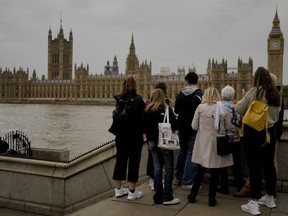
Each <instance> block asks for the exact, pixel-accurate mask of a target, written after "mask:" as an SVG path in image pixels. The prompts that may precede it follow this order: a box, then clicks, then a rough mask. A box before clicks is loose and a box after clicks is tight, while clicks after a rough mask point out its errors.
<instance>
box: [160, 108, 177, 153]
mask: <svg viewBox="0 0 288 216" xmlns="http://www.w3.org/2000/svg"><path fill="white" fill-rule="evenodd" d="M158 129H159V135H158V147H159V148H163V149H167V150H178V149H180V145H179V136H178V131H172V128H171V124H170V123H169V106H167V108H166V110H165V115H164V119H163V123H158Z"/></svg>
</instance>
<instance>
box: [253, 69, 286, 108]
mask: <svg viewBox="0 0 288 216" xmlns="http://www.w3.org/2000/svg"><path fill="white" fill-rule="evenodd" d="M253 86H254V87H256V89H257V90H256V99H261V96H263V93H264V92H265V98H266V99H267V103H268V105H271V106H280V101H281V99H280V93H279V91H278V89H277V88H276V86H275V85H274V82H273V80H272V78H271V76H270V73H269V71H268V70H267V69H265V68H264V67H258V68H257V70H256V71H255V74H254V85H253Z"/></svg>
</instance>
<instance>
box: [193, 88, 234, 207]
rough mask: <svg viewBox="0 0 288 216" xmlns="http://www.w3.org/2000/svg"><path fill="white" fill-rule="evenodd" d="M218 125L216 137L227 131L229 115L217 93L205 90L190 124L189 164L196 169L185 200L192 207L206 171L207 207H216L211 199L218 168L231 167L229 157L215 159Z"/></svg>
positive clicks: (229, 123) (216, 183)
mask: <svg viewBox="0 0 288 216" xmlns="http://www.w3.org/2000/svg"><path fill="white" fill-rule="evenodd" d="M219 121H220V124H219ZM219 125H220V130H219V134H220V135H223V136H224V135H225V133H226V130H227V129H230V128H231V115H230V112H229V110H228V109H227V108H226V107H225V106H224V105H223V104H222V103H221V97H220V94H219V92H218V91H217V89H216V88H214V87H209V88H207V89H206V90H205V92H204V95H203V101H202V104H200V105H199V106H198V108H197V109H196V111H195V115H194V118H193V121H192V128H193V130H196V131H197V135H196V140H195V144H194V149H193V155H192V162H194V163H197V164H198V167H197V171H196V175H195V180H194V183H193V186H192V189H191V192H190V194H189V195H188V197H187V198H188V201H189V202H190V203H195V201H196V200H195V198H196V196H197V194H198V191H199V188H200V185H201V183H202V180H203V177H204V174H205V172H206V171H207V169H210V170H211V178H210V187H209V206H211V207H213V206H215V205H216V203H217V201H216V199H215V197H216V191H217V185H218V179H219V168H223V167H228V166H231V165H233V158H232V154H229V155H226V156H219V155H217V141H216V140H217V139H216V137H217V133H218V126H219Z"/></svg>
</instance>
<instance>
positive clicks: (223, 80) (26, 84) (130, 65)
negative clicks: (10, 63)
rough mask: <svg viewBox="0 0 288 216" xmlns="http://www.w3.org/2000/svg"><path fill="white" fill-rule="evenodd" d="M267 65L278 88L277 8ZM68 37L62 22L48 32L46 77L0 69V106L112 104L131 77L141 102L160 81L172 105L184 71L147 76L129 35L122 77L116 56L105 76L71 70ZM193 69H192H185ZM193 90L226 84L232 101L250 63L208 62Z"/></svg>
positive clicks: (244, 85)
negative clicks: (56, 29) (233, 65)
mask: <svg viewBox="0 0 288 216" xmlns="http://www.w3.org/2000/svg"><path fill="white" fill-rule="evenodd" d="M267 52H268V65H267V68H268V70H269V71H270V72H272V73H274V74H275V75H276V76H277V80H278V83H277V84H278V85H282V79H283V53H284V38H283V34H282V32H281V29H280V20H279V18H278V13H277V10H276V13H275V17H274V19H273V25H272V30H271V32H270V33H269V36H268V39H267ZM72 59H73V34H72V31H70V34H69V40H68V39H65V38H64V33H63V29H62V23H61V25H60V31H59V33H58V35H57V38H55V39H52V31H51V29H49V32H48V79H46V78H45V76H44V75H43V76H42V78H41V79H38V78H37V74H36V71H35V70H34V71H33V73H32V77H30V78H29V69H27V71H25V70H23V69H22V68H20V69H19V70H16V69H15V68H14V70H13V71H11V70H9V69H7V68H6V69H5V70H2V68H0V102H4V103H33V102H34V103H35V102H36V103H47V102H64V103H72V104H74V103H76V104H77V103H93V102H95V103H96V102H97V101H98V103H99V101H113V100H112V99H113V96H114V95H116V94H118V93H120V91H121V87H122V82H123V80H124V79H125V77H127V76H134V77H135V79H136V82H137V93H138V94H140V95H141V96H142V97H143V99H144V100H145V99H147V98H148V97H150V94H151V90H152V89H154V86H155V85H156V83H157V82H160V81H161V82H165V83H166V84H167V86H168V95H167V97H168V98H170V99H171V101H172V103H173V102H174V101H175V98H176V96H177V94H178V93H179V92H180V90H181V88H183V86H184V77H185V69H184V68H178V70H177V72H176V73H172V74H171V73H170V74H164V73H160V74H157V75H152V63H151V62H147V61H144V62H142V63H140V62H139V60H138V57H137V55H136V52H135V45H134V38H133V35H132V39H131V43H130V48H129V54H128V56H127V59H126V68H125V74H119V70H118V62H117V58H116V56H115V57H114V60H113V64H112V65H111V66H110V64H109V61H108V62H107V65H106V66H105V70H104V74H100V75H97V74H96V75H92V74H89V65H87V66H83V64H81V65H80V66H79V65H76V64H75V66H74V79H72V69H73V62H72ZM189 71H195V72H196V70H195V68H189V69H188V72H189ZM198 75H199V83H198V87H199V88H201V89H202V90H205V89H206V88H207V87H209V86H214V87H216V88H217V89H218V90H219V91H221V89H222V88H223V87H224V86H225V85H231V86H232V87H233V88H234V89H235V90H236V99H239V98H240V96H241V94H242V89H245V90H248V89H249V88H251V87H252V85H253V60H252V59H251V58H250V57H249V59H248V62H244V61H242V59H240V58H238V65H237V68H229V67H228V64H227V60H224V59H222V61H220V62H217V60H214V59H209V60H208V64H207V70H206V74H198Z"/></svg>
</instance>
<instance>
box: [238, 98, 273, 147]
mask: <svg viewBox="0 0 288 216" xmlns="http://www.w3.org/2000/svg"><path fill="white" fill-rule="evenodd" d="M242 123H244V124H246V125H248V126H249V127H251V128H253V129H255V130H257V131H262V130H264V129H265V130H266V142H267V143H270V134H269V132H268V130H267V129H268V105H267V104H266V103H263V102H261V101H258V100H254V101H252V103H251V104H250V106H249V107H248V109H247V111H246V113H245V115H244V117H243V119H242Z"/></svg>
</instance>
